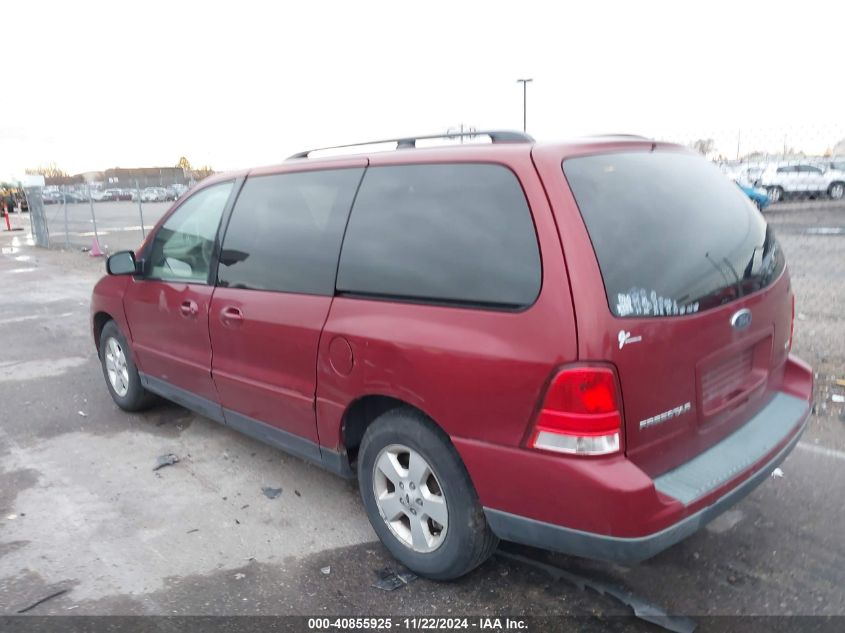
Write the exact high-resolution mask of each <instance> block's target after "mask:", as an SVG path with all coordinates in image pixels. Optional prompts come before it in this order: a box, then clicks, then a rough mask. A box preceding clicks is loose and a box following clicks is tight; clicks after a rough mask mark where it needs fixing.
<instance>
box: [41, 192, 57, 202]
mask: <svg viewBox="0 0 845 633" xmlns="http://www.w3.org/2000/svg"><path fill="white" fill-rule="evenodd" d="M41 201H42V202H43V203H44V204H61V203H62V193H61V192H60V191H55V190H50V189H44V190H43V191H42V192H41Z"/></svg>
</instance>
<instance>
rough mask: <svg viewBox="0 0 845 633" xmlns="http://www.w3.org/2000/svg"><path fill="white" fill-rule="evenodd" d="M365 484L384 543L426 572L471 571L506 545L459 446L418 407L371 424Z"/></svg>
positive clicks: (364, 453)
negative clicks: (495, 529) (486, 510)
mask: <svg viewBox="0 0 845 633" xmlns="http://www.w3.org/2000/svg"><path fill="white" fill-rule="evenodd" d="M358 485H359V487H360V490H361V498H362V500H363V502H364V508H365V510H366V512H367V517H368V518H369V519H370V524H371V525H372V526H373V529H374V530H375V531H376V534H378V536H379V538H380V539H381V541H382V543H384V545H385V547H387V549H388V550H389V551H390V553H391V554H393V556H395V557H396V558H397V559H398V560H399V561H400V562H401V563H402V564H404V565H405V566H406V567H408V568H409V569H411V570H412V571H414V572H416V573H417V574H419V575H421V576H425V577H427V578H431V579H434V580H450V579H453V578H458V577H460V576H463V575H464V574H466V573H467V572H469V571H471V570H473V569H475V568H476V567H478V566H479V565H480V564H481V563H483V562H484V561H485V560H487V559H488V558H489V557H490V555H491V554H492V553H493V550H494V549H495V547H496V545H497V544H498V539H497V538H496V536H495V535H494V534H493V532H492V531H491V530H490V527H489V526H488V525H487V520H486V518H485V516H484V511H483V510H482V508H481V504H480V503H479V501H478V496H477V495H476V492H475V488H474V487H473V485H472V482H471V481H470V478H469V475H468V474H467V472H466V469H465V468H464V465H463V463H462V462H461V459H460V456H459V455H458V452H457V451H456V450H455V447H454V446H452V444H451V442H449V439H448V437H447V436H446V435H445V434H444V433H443V432H442V431H441V430H440V429H439V428H437V427H436V426H435V425H434V424H433V423H432V422H431V420H429V419H428V418H427V417H426V416H425V415H423V414H422V413H420V412H418V411H415V410H413V409H409V408H400V409H394V410H392V411H388V412H387V413H384V414H382V415H381V416H379V417H378V418H377V419H376V420H375V421H374V422H373V423H372V424H371V425H370V426H369V427H368V428H367V431H366V433H365V434H364V438H363V440H362V441H361V447H360V450H359V452H358Z"/></svg>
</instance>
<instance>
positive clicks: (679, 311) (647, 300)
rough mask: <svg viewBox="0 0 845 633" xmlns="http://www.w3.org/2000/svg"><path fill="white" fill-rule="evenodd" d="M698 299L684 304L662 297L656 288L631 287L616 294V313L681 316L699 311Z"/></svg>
mask: <svg viewBox="0 0 845 633" xmlns="http://www.w3.org/2000/svg"><path fill="white" fill-rule="evenodd" d="M698 308H699V305H698V301H695V302H693V303H688V304H683V303H678V302H677V301H676V300H674V299H670V298H669V297H661V296H660V295H658V294H657V291H655V290H647V289H645V288H631V289H630V290H629V291H628V292H624V293H623V292H620V293H618V294H617V295H616V314H618V315H619V316H621V317H625V316H632V315H633V316H681V315H684V314H694V313H696V312H698Z"/></svg>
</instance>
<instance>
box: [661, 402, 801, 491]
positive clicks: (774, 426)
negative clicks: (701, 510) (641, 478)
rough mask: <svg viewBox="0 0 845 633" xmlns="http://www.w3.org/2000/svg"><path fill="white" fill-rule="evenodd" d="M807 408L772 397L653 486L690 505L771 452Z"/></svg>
mask: <svg viewBox="0 0 845 633" xmlns="http://www.w3.org/2000/svg"><path fill="white" fill-rule="evenodd" d="M808 409H809V405H808V403H807V401H806V400H802V399H801V398H796V397H795V396H790V395H789V394H785V393H777V394H775V397H774V398H772V400H771V401H770V402H769V403H768V404H767V405H766V406H765V407H763V408H762V409H761V410H760V411H759V412H758V413H757V414H756V415H755V416H754V417H752V418H751V419H750V420H748V421H747V422H746V423H745V424H743V425H742V426H741V427H740V428H738V429H737V430H736V431H734V432H733V433H731V434H730V435H728V436H727V437H726V438H724V439H723V440H721V441H720V442H718V443H717V444H716V445H715V446H712V447H710V448H709V449H707V450H706V451H704V452H702V453H701V454H700V455H697V456H695V457H694V458H692V459H691V460H689V461H688V462H686V463H685V464H681V465H680V466H678V467H677V468H675V469H673V470H670V471H669V472H667V473H664V474H662V475H660V476H659V477H657V478H655V480H654V487H655V488H656V489H657V490H658V491H659V492H662V493H663V494H665V495H668V496H670V497H672V498H673V499H677V500H678V501H680V502H681V503H683V504H684V505H687V506H688V505H690V504H691V503H694V502H695V500H696V499H700V498H701V497H703V496H705V495H707V494H709V493H710V492H712V491H713V490H715V489H716V488H718V487H719V486H721V485H723V484H724V483H725V482H727V481H730V480H731V479H733V478H734V477H736V476H737V475H738V474H739V473H741V472H744V471H745V470H747V469H748V468H749V467H751V466H752V465H753V464H756V463H757V462H759V461H760V460H761V459H763V457H764V456H766V455H768V454H769V453H771V452H772V450H773V449H774V448H775V446H777V445H778V444H780V443H781V442H782V441H783V438H785V437H787V436H788V435H789V433H790V432H791V431H792V430H793V429H794V428H795V424H796V422H797V421H798V420H801V419H802V418H804V417H805V416H806V415H807V410H808Z"/></svg>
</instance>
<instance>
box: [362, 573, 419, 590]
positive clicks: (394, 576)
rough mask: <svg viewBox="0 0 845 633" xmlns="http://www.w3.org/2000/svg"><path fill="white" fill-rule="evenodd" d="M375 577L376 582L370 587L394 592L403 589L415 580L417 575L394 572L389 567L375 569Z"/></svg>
mask: <svg viewBox="0 0 845 633" xmlns="http://www.w3.org/2000/svg"><path fill="white" fill-rule="evenodd" d="M376 576H377V578H378V580H376V581H375V582H374V583H373V584H372V586H373V587H375V588H376V589H381V590H382V591H394V590H395V589H399V587H404V586H405V585H407V584H409V583H411V582H413V581H415V580H416V579H417V575H416V574H415V573H413V572H410V571H396V570H395V569H393V568H391V567H385V568H384V569H377V570H376Z"/></svg>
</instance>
